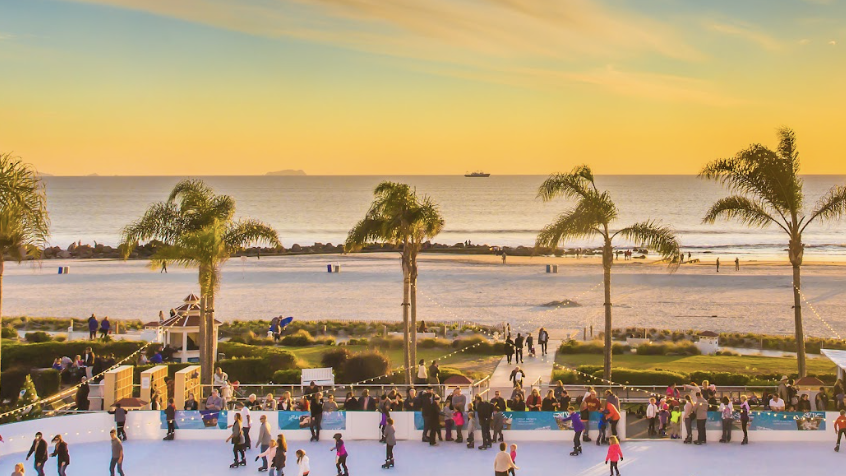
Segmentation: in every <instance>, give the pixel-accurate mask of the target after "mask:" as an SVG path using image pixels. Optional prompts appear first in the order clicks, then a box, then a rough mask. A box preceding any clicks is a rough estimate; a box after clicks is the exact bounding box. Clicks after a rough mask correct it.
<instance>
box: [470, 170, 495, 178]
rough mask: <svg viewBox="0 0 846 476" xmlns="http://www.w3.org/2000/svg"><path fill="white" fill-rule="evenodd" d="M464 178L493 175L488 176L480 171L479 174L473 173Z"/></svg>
mask: <svg viewBox="0 0 846 476" xmlns="http://www.w3.org/2000/svg"><path fill="white" fill-rule="evenodd" d="M464 176H465V177H490V176H491V174H486V173H484V172H481V171H478V172H473V173H471V174H464Z"/></svg>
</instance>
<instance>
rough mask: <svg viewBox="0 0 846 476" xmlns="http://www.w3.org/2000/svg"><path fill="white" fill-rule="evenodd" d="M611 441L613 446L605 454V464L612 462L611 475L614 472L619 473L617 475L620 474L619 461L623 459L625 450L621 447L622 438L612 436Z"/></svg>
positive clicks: (612, 475)
mask: <svg viewBox="0 0 846 476" xmlns="http://www.w3.org/2000/svg"><path fill="white" fill-rule="evenodd" d="M608 441H610V442H611V446H609V447H608V454H607V455H605V464H608V462H609V461H610V462H611V476H614V472H616V473H617V476H620V468H618V467H617V463H618V462H620V461H623V450H622V449H620V440H618V439H617V437H616V436H612V437H611V438H609V439H608Z"/></svg>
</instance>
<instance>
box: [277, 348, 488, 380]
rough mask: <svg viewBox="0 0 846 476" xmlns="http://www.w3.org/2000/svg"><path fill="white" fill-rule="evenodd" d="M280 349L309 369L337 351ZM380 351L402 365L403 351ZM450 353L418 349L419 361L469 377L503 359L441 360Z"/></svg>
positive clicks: (470, 356) (394, 365)
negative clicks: (459, 371) (452, 369)
mask: <svg viewBox="0 0 846 476" xmlns="http://www.w3.org/2000/svg"><path fill="white" fill-rule="evenodd" d="M279 348H280V349H284V350H287V351H290V352H292V353H293V354H294V355H296V356H297V358H298V359H300V360H301V361H302V364H303V365H305V366H307V367H320V359H321V357H322V356H323V353H324V352H326V351H327V350H331V349H335V348H337V347H335V346H329V345H315V346H309V347H286V346H280V347H279ZM346 349H347V350H349V351H350V352H353V353H355V352H361V351H363V350H370V346H366V345H349V346H346ZM380 350H381V351H382V353H384V354H385V355H387V356H388V360H389V361H390V362H391V368H397V367H399V366H400V365H402V359H403V351H402V349H387V350H386V349H380ZM450 352H452V349H450V350H446V349H417V359H418V360H420V359H424V360H426V365H429V364H430V363H431V361H432V360H434V359H437V360H438V364H439V365H440V366H441V367H444V366H447V367H454V368H456V369H458V370H461V371H462V372H463V373H465V374H467V375H468V376H473V377H476V378H478V377H479V376H481V375H489V374H491V373H492V372H493V370H494V368H495V367H496V364H497V363H499V361H500V360H501V359H502V356H496V355H493V356H491V355H479V354H470V353H465V352H459V353H457V354H454V355H452V356H451V357H449V358H446V359H441V357H442V356H443V355H445V354H448V353H450Z"/></svg>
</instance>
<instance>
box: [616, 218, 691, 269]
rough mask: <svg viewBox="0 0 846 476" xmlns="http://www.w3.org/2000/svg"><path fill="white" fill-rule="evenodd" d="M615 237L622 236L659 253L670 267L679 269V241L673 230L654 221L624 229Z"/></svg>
mask: <svg viewBox="0 0 846 476" xmlns="http://www.w3.org/2000/svg"><path fill="white" fill-rule="evenodd" d="M614 236H620V237H622V238H624V239H627V240H629V241H631V242H634V243H637V244H638V245H640V246H644V247H646V248H648V249H650V250H652V251H655V252H657V253H658V254H660V255H661V257H662V258H664V259H666V260H668V261H669V263H670V266H676V267H677V266H678V265H679V264H680V263H681V260H680V259H679V255H680V253H681V251H680V246H679V241H678V239H677V238H676V234H675V233H674V232H673V230H672V228H670V227H668V226H663V225H659V224H658V223H656V222H654V221H644V222H640V223H635V224H634V225H631V226H629V227H626V228H623V229H622V230H620V231H618V232H616V233H614Z"/></svg>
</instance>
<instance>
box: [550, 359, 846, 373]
mask: <svg viewBox="0 0 846 476" xmlns="http://www.w3.org/2000/svg"><path fill="white" fill-rule="evenodd" d="M555 361H556V362H557V363H559V364H561V365H565V366H567V367H578V366H579V365H602V356H601V355H597V354H572V355H562V354H558V355H556V357H555ZM612 362H613V365H614V366H615V367H622V368H627V369H638V370H658V369H660V370H669V371H673V372H681V373H690V372H694V371H697V370H702V371H718V372H733V373H743V374H747V375H761V374H771V373H781V374H790V373H795V372H796V359H791V358H788V357H761V356H754V355H747V356H731V355H726V356H723V355H694V356H683V355H635V354H623V355H615V356H614V357H613V360H612ZM807 362H808V372H809V373H814V374H826V373H835V372H836V370H835V369H836V367H835V365H834V364H833V363H832V362H831V361H830V360H828V359H808V360H807Z"/></svg>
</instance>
